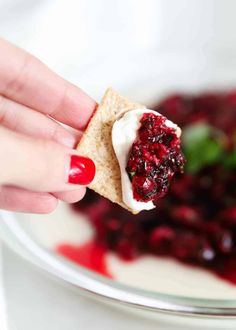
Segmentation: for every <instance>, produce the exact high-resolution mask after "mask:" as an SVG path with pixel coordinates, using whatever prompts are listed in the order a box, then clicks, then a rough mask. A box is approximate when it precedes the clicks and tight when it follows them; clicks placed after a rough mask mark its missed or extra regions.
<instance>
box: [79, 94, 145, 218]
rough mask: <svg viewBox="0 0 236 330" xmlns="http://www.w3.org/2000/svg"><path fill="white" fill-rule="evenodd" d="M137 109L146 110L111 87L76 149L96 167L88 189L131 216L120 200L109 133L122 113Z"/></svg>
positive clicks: (117, 168)
mask: <svg viewBox="0 0 236 330" xmlns="http://www.w3.org/2000/svg"><path fill="white" fill-rule="evenodd" d="M137 108H145V107H144V106H143V105H140V104H138V103H133V102H130V101H129V100H128V99H126V98H125V97H123V96H120V95H119V94H118V93H117V92H116V91H114V90H113V89H112V88H109V89H107V91H106V93H105V95H104V96H103V98H102V101H101V103H100V105H99V106H98V107H97V109H96V111H95V113H94V115H93V117H92V118H91V120H90V122H89V124H88V127H87V129H86V131H85V133H84V134H83V137H82V139H81V140H80V142H79V144H78V146H77V150H78V152H79V153H80V154H81V155H82V156H87V157H89V158H92V159H93V161H94V163H95V165H96V175H95V178H94V180H93V182H92V183H91V184H90V185H89V186H88V187H89V188H90V189H92V190H94V191H95V192H96V193H98V194H100V195H101V196H103V197H106V198H108V199H109V200H110V201H112V202H113V203H117V204H119V205H120V206H122V207H123V208H125V209H127V210H128V211H130V212H132V213H134V214H135V213H137V212H134V211H133V210H132V209H130V208H129V207H127V205H126V204H125V203H124V202H123V199H122V188H121V175H120V167H119V163H118V161H117V158H116V155H115V152H114V150H113V146H112V138H111V133H112V126H113V124H114V122H115V121H116V119H117V118H118V117H119V115H121V113H125V112H127V111H129V110H133V109H137Z"/></svg>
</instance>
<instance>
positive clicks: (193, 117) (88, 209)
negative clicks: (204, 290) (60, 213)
mask: <svg viewBox="0 0 236 330" xmlns="http://www.w3.org/2000/svg"><path fill="white" fill-rule="evenodd" d="M152 108H153V107H152ZM155 109H156V110H158V111H159V112H160V113H162V114H163V115H164V116H166V117H167V118H168V119H170V120H172V121H174V122H176V123H177V124H178V125H179V126H180V127H181V128H182V129H183V131H184V129H185V127H187V126H188V125H189V124H192V123H196V122H204V123H210V125H211V126H214V127H217V128H218V129H220V130H221V131H222V132H224V133H225V135H226V136H227V139H228V148H231V147H232V146H230V143H232V141H235V135H236V91H233V92H229V93H226V92H225V93H207V94H201V95H197V96H188V95H187V96H185V95H173V96H170V97H168V98H166V99H164V100H163V101H162V102H161V103H160V104H158V105H156V106H155ZM187 161H188V159H187ZM73 207H74V208H75V209H76V210H77V211H78V212H84V213H86V214H87V215H88V216H89V219H90V221H91V223H92V224H93V226H94V228H95V231H96V240H97V241H98V242H99V244H102V245H103V246H104V247H105V248H106V249H109V250H112V251H114V252H115V253H117V254H118V255H119V256H120V257H121V258H122V259H124V260H132V259H134V258H136V257H138V256H139V255H142V254H153V255H158V256H168V257H174V258H177V259H178V260H180V261H182V262H184V263H187V264H192V265H195V266H200V267H204V268H207V269H209V270H211V271H213V272H214V273H215V274H217V275H219V276H221V277H223V278H225V279H227V280H229V281H231V282H234V283H236V171H235V168H232V167H231V168H225V167H224V166H223V165H222V164H221V163H220V162H217V163H213V164H210V165H207V166H204V167H203V168H201V169H199V171H197V172H196V173H191V172H188V171H186V173H185V174H180V175H178V176H176V177H175V178H174V179H173V181H172V183H171V185H170V189H169V192H168V194H167V195H166V196H165V197H164V198H163V199H161V200H160V201H159V203H158V205H157V208H156V209H154V210H152V211H143V212H141V213H140V214H138V215H136V216H134V215H132V214H131V213H129V212H127V211H126V210H124V209H122V208H121V207H119V206H118V205H115V204H112V203H111V202H109V201H108V200H106V199H104V198H102V197H100V196H99V195H97V194H95V193H94V192H92V191H88V193H87V195H86V197H85V198H84V199H83V201H81V202H80V203H78V204H75V205H74V206H73Z"/></svg>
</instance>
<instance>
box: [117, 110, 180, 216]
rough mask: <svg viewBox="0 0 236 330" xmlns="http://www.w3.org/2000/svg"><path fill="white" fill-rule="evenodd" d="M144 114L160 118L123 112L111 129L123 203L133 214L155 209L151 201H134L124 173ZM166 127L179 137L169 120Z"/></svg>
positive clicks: (146, 111)
mask: <svg viewBox="0 0 236 330" xmlns="http://www.w3.org/2000/svg"><path fill="white" fill-rule="evenodd" d="M144 113H153V114H155V115H156V116H161V114H160V113H158V112H156V111H153V110H149V109H145V108H144V109H135V110H130V111H127V112H125V113H124V114H123V115H122V116H121V117H120V118H118V119H117V120H116V121H115V123H114V124H113V128H112V144H113V149H114V151H115V154H116V157H117V160H118V163H119V166H120V172H121V186H122V197H123V202H124V203H125V204H126V205H127V206H128V207H129V208H130V209H132V210H134V211H135V212H140V211H142V210H151V209H153V208H154V207H155V205H154V204H153V202H152V201H148V202H140V201H137V200H135V199H134V197H133V189H132V183H131V182H130V179H129V176H128V174H127V172H126V166H127V161H128V156H129V152H130V149H131V147H132V144H133V143H134V141H135V139H136V137H137V131H138V129H139V127H140V120H141V118H142V116H143V114H144ZM165 124H166V126H168V127H172V128H174V129H175V130H176V135H177V136H178V137H179V136H180V135H181V130H180V128H179V127H178V126H177V125H176V124H174V123H173V122H172V121H170V120H168V119H167V120H166V121H165Z"/></svg>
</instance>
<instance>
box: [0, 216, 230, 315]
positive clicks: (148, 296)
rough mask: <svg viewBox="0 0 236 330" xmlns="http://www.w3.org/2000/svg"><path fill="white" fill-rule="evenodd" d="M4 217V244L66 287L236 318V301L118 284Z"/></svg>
mask: <svg viewBox="0 0 236 330" xmlns="http://www.w3.org/2000/svg"><path fill="white" fill-rule="evenodd" d="M0 217H1V221H0V237H1V238H2V240H3V241H4V242H5V243H6V244H7V245H8V246H9V247H10V248H11V249H13V250H14V251H15V252H16V253H17V254H18V255H20V256H21V257H23V258H24V259H26V260H28V261H30V262H31V263H32V264H34V265H35V266H36V267H37V268H39V269H41V270H42V271H43V272H44V273H47V274H48V275H52V276H53V277H54V278H57V279H60V280H61V281H62V282H64V284H65V283H67V284H68V285H72V286H74V287H76V288H78V289H80V290H83V291H85V292H87V293H89V294H91V295H95V296H98V297H100V298H106V299H108V300H110V301H113V302H116V303H120V304H125V305H129V306H130V307H138V308H141V309H145V310H151V311H155V312H164V313H168V314H173V315H188V316H194V317H196V316H200V317H213V318H219V317H224V318H225V317H229V318H236V299H235V300H231V299H205V298H191V297H184V296H177V295H170V294H164V293H158V292H150V291H147V290H144V289H138V288H135V287H131V286H128V285H126V284H122V283H118V282H116V281H114V280H112V279H109V278H105V277H104V276H102V275H99V274H97V273H95V272H92V271H90V270H88V269H86V268H84V267H83V266H79V265H77V264H74V263H73V262H71V261H69V260H67V259H66V258H64V257H62V256H59V255H56V254H54V253H53V252H50V251H49V250H47V249H46V248H44V247H43V246H41V245H40V244H38V243H36V241H35V240H34V239H33V238H32V237H30V236H29V235H28V234H27V232H26V231H25V230H24V229H23V227H22V226H21V225H20V221H18V220H17V216H16V215H15V214H14V213H11V212H8V211H1V212H0Z"/></svg>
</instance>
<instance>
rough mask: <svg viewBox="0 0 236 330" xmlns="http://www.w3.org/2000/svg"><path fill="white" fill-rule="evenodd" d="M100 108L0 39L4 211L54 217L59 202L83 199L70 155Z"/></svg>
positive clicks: (0, 204) (0, 187) (1, 197)
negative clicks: (70, 175) (70, 179)
mask: <svg viewBox="0 0 236 330" xmlns="http://www.w3.org/2000/svg"><path fill="white" fill-rule="evenodd" d="M95 108H96V102H95V101H94V100H93V99H92V98H91V97H89V96H88V95H87V94H86V93H84V92H83V91H82V90H81V89H79V88H78V87H76V86H74V85H73V84H71V83H69V82H68V81H66V80H64V79H62V78H61V77H59V76H58V75H57V74H55V73H53V72H52V71H51V70H50V69H49V68H47V67H46V66H45V65H44V64H43V63H42V62H40V61H39V60H38V59H37V58H35V57H34V56H32V55H30V54H28V53H26V52H25V51H24V50H22V49H20V48H17V47H15V46H14V45H12V44H10V43H8V42H7V41H5V40H2V39H0V141H1V142H0V173H1V174H0V208H2V209H7V210H12V211H21V212H32V213H49V212H51V211H53V210H54V209H55V208H56V206H57V202H58V199H60V200H63V201H66V202H69V203H73V202H76V201H78V200H80V199H81V198H83V196H84V194H85V189H86V188H85V187H84V186H79V185H75V184H69V183H68V173H69V167H70V157H71V155H72V154H73V155H76V154H77V152H76V150H73V148H74V147H75V145H76V143H77V142H78V139H79V137H80V136H81V135H82V133H83V130H84V129H85V127H86V125H87V123H88V121H89V119H90V117H91V115H92V113H93V112H94V110H95ZM58 121H59V122H60V123H63V124H66V125H68V126H70V127H72V128H73V129H74V130H73V133H71V132H69V131H68V130H66V129H65V128H64V127H62V125H61V124H60V123H58ZM52 174H53V175H52Z"/></svg>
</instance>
